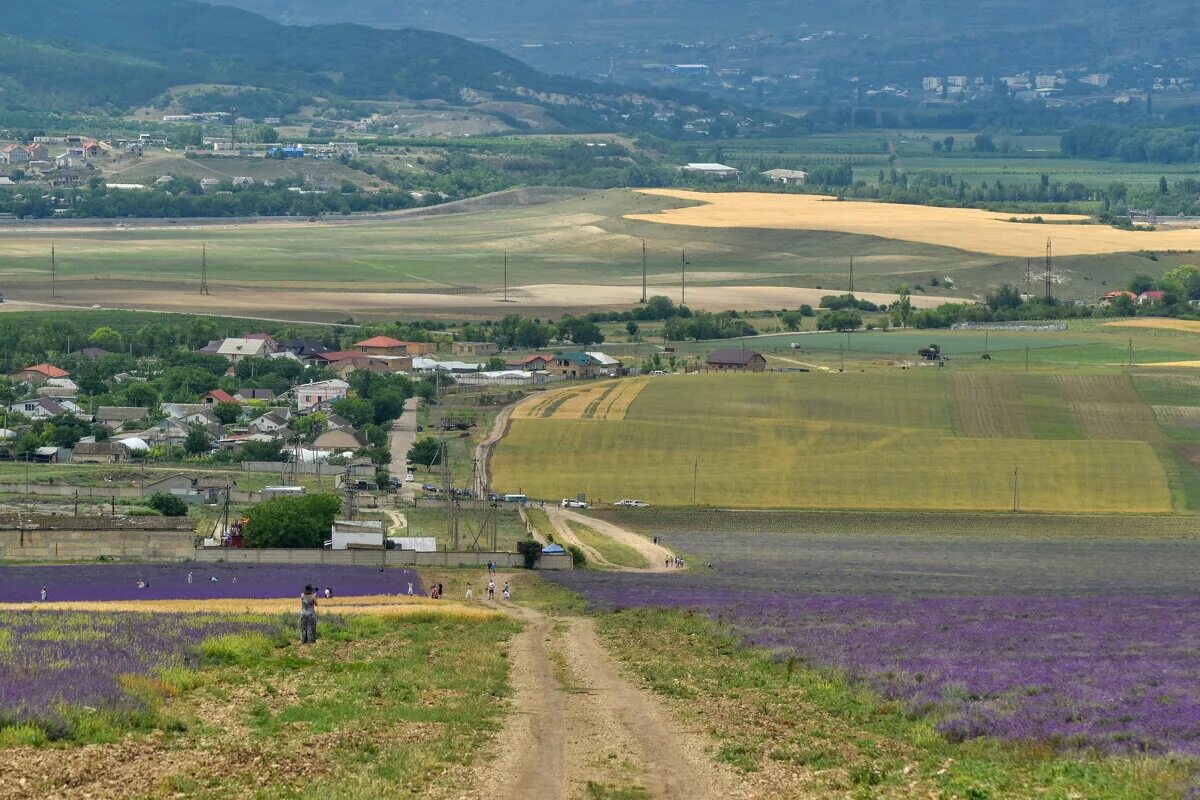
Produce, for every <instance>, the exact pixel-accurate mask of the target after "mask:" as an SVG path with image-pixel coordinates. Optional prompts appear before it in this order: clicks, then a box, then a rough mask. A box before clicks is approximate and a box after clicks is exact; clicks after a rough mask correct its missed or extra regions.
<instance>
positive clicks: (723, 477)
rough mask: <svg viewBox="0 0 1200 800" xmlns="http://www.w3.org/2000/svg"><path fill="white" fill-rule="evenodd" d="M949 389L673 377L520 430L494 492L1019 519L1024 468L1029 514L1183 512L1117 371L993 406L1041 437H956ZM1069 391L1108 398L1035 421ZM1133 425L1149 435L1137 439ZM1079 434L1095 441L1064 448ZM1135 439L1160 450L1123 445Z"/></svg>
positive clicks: (928, 376)
mask: <svg viewBox="0 0 1200 800" xmlns="http://www.w3.org/2000/svg"><path fill="white" fill-rule="evenodd" d="M953 377H954V373H953V371H952V370H938V369H919V370H899V369H886V370H885V369H873V370H867V371H865V372H848V373H845V374H836V373H822V372H812V373H808V374H782V375H781V374H765V375H719V374H699V375H689V376H674V377H669V378H662V379H659V380H655V381H652V382H651V383H650V384H649V385H648V386H647V388H646V389H645V390H644V391H643V392H642V394H641V395H640V396H639V397H638V398H637V400H636V401H635V402H634V403H633V405H632V406H631V407H630V409H629V412H628V413H627V414H626V418H625V419H624V420H623V421H600V420H571V419H556V418H549V419H520V420H515V421H514V423H513V426H512V430H511V433H510V434H509V436H508V437H506V438H505V439H504V441H503V442H501V444H500V446H499V447H498V448H497V450H496V454H495V458H494V468H495V472H496V475H497V482H496V483H497V490H498V491H513V490H515V488H516V487H518V486H519V487H521V488H523V489H524V491H525V492H526V493H527V494H528V495H529V496H531V497H564V496H572V495H573V494H574V493H576V492H586V493H587V495H588V496H589V497H603V498H615V497H634V496H636V497H640V498H642V499H645V500H646V501H647V502H649V503H651V504H652V505H665V506H687V505H691V504H692V497H693V482H694V483H695V487H694V489H695V497H696V501H697V503H698V504H699V505H702V506H715V507H732V508H787V507H798V508H829V509H839V508H859V509H940V510H971V511H974V510H993V511H1003V510H1009V509H1011V507H1012V501H1013V497H1012V482H1013V481H1012V476H1013V469H1014V467H1017V468H1019V470H1020V486H1021V488H1020V505H1021V508H1022V509H1023V510H1026V511H1055V512H1118V513H1137V512H1164V511H1170V510H1171V509H1172V498H1171V493H1170V492H1169V491H1168V490H1167V475H1168V473H1169V472H1174V471H1175V470H1176V469H1177V467H1176V464H1175V463H1174V461H1173V460H1169V459H1168V460H1164V459H1163V458H1162V457H1161V453H1160V451H1159V450H1157V449H1156V448H1157V447H1158V441H1159V440H1160V439H1161V437H1160V436H1157V435H1155V436H1153V437H1149V433H1155V434H1157V431H1156V429H1154V425H1153V422H1152V417H1148V416H1147V415H1149V414H1150V411H1149V409H1148V408H1147V407H1146V406H1145V405H1144V404H1142V403H1141V402H1140V401H1139V400H1138V399H1137V396H1136V394H1134V393H1133V391H1132V388H1131V387H1130V385H1129V384H1128V380H1127V378H1124V377H1123V376H1122V375H1121V374H1120V373H1116V374H1115V376H1114V380H1106V381H1099V382H1091V383H1087V382H1085V383H1075V382H1061V381H1060V380H1059V377H1058V375H1057V374H1054V373H1052V372H1042V373H1040V374H1036V375H1035V374H1032V373H1031V374H1030V375H1029V376H1028V377H1026V376H1024V375H1023V374H1019V375H1017V376H1016V377H1018V379H1019V383H1018V387H1019V389H1020V391H1021V392H1022V393H1024V392H1028V393H1029V395H1030V397H1031V399H1030V404H1029V407H1028V408H1027V407H1025V401H1024V400H1023V399H1022V398H1023V394H1022V395H1018V396H1017V398H1016V399H1015V400H1013V401H1012V402H1014V403H1016V404H1018V405H1017V406H1016V407H1007V406H1005V405H1004V403H1005V402H1007V401H1006V399H1005V398H996V399H995V407H994V408H992V409H991V410H990V411H989V413H992V414H995V415H998V416H999V417H1001V418H1003V417H1006V416H1012V415H1019V416H1020V417H1022V418H1026V419H1033V420H1037V423H1036V425H1032V424H1031V426H1030V427H1031V428H1032V429H1033V436H1022V437H1016V436H999V437H987V436H964V435H961V434H960V433H959V432H958V430H957V428H956V424H957V423H956V401H955V393H954V388H953V384H952V379H953ZM1093 383H1095V387H1096V388H1095V389H1088V388H1087V387H1091V386H1092V384H1093ZM1081 387H1082V388H1081ZM1068 390H1070V391H1072V392H1080V391H1088V390H1092V391H1100V392H1111V393H1112V397H1107V396H1101V397H1094V398H1089V402H1086V403H1085V402H1074V403H1073V404H1072V405H1070V406H1069V408H1068V409H1067V413H1068V414H1070V416H1069V417H1064V416H1063V412H1062V411H1061V410H1058V411H1056V413H1055V415H1054V416H1053V417H1052V418H1050V419H1048V420H1044V421H1043V420H1038V416H1037V415H1038V412H1039V410H1040V409H1042V408H1045V407H1058V408H1060V409H1061V408H1062V407H1066V406H1067V401H1068V400H1069V399H1070V398H1069V397H1068V396H1067V392H1068ZM1056 395H1057V400H1056V399H1055V396H1056ZM1122 404H1124V405H1122ZM1122 418H1128V419H1130V420H1131V421H1133V420H1142V422H1143V425H1142V427H1140V428H1131V429H1130V430H1129V431H1126V430H1125V429H1123V428H1122V427H1121V426H1120V424H1119V420H1120V419H1122ZM1146 420H1150V421H1149V422H1148V423H1147V422H1146ZM1070 423H1074V426H1072V425H1071V424H1070ZM1147 425H1148V427H1147ZM1085 426H1086V427H1085ZM1076 429H1078V430H1086V431H1087V432H1088V433H1089V435H1090V436H1091V437H1092V438H1091V439H1086V440H1085V439H1076V438H1061V437H1067V436H1077V435H1078V434H1077V433H1076V432H1075V430H1076ZM1139 431H1147V432H1148V433H1147V436H1148V437H1149V438H1147V439H1145V440H1141V441H1124V440H1128V439H1130V438H1131V437H1134V436H1137V435H1139V433H1138V432H1139ZM1037 436H1041V437H1044V438H1035V437H1037ZM1051 437H1053V438H1051ZM1117 440H1122V443H1121V444H1120V445H1116V444H1114V442H1115V441H1117ZM1176 507H1182V506H1181V505H1180V504H1179V503H1178V502H1176Z"/></svg>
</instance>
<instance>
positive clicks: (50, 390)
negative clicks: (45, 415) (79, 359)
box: [37, 378, 79, 397]
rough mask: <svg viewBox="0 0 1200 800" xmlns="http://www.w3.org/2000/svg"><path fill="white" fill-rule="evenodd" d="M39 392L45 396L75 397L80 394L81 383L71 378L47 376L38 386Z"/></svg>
mask: <svg viewBox="0 0 1200 800" xmlns="http://www.w3.org/2000/svg"><path fill="white" fill-rule="evenodd" d="M37 394H38V395H39V396H45V397H74V396H75V395H77V394H79V385H78V384H77V383H75V381H73V380H71V379H70V378H47V379H46V380H45V382H43V383H42V384H41V385H40V386H38V387H37Z"/></svg>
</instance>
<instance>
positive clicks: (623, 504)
mask: <svg viewBox="0 0 1200 800" xmlns="http://www.w3.org/2000/svg"><path fill="white" fill-rule="evenodd" d="M613 505H614V506H616V507H617V508H647V506H648V504H647V503H644V502H643V501H641V500H618V501H617V502H615V503H613Z"/></svg>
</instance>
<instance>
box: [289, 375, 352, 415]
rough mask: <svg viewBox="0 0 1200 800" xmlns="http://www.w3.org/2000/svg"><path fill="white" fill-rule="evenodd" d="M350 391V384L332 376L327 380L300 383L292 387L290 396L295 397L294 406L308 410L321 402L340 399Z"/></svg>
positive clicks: (301, 409)
mask: <svg viewBox="0 0 1200 800" xmlns="http://www.w3.org/2000/svg"><path fill="white" fill-rule="evenodd" d="M349 391H350V384H348V383H346V382H345V381H343V380H339V379H337V378H333V379H331V380H327V381H314V382H313V383H302V384H300V385H299V386H293V387H292V396H293V397H295V398H296V408H297V409H299V410H300V411H308V410H310V409H312V408H313V407H314V406H317V405H320V404H321V403H332V402H333V401H334V400H341V399H342V398H343V397H345V396H346V394H347V393H348V392H349Z"/></svg>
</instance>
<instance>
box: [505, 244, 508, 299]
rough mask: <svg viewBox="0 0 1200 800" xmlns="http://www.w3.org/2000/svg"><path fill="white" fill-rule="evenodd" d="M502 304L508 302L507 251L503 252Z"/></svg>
mask: <svg viewBox="0 0 1200 800" xmlns="http://www.w3.org/2000/svg"><path fill="white" fill-rule="evenodd" d="M504 302H505V303H507V302H508V251H507V250H505V251H504Z"/></svg>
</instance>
